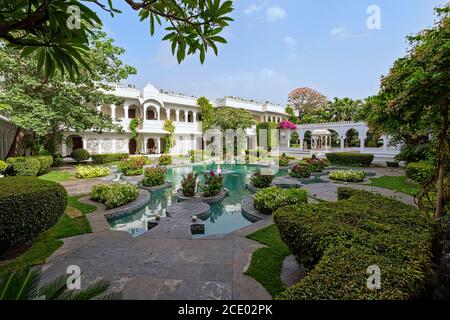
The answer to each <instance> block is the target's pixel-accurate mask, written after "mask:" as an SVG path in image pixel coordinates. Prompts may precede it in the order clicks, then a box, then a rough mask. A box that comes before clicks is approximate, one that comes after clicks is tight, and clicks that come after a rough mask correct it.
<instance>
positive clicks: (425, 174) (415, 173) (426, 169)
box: [405, 161, 435, 183]
mask: <svg viewBox="0 0 450 320" xmlns="http://www.w3.org/2000/svg"><path fill="white" fill-rule="evenodd" d="M434 171H435V170H434V166H433V165H432V164H431V163H428V162H424V161H422V162H411V163H408V165H407V166H406V168H405V173H406V176H407V177H408V178H409V179H411V180H413V181H415V182H417V183H423V182H426V181H428V180H430V179H431V178H432V177H433V175H434Z"/></svg>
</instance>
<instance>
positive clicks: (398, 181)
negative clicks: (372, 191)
mask: <svg viewBox="0 0 450 320" xmlns="http://www.w3.org/2000/svg"><path fill="white" fill-rule="evenodd" d="M370 181H371V183H370V185H371V186H374V187H380V188H385V189H390V190H395V191H398V192H403V193H406V194H409V195H410V196H413V197H414V196H415V195H416V194H417V193H418V192H419V187H418V186H417V185H416V184H414V183H411V181H408V179H407V178H406V177H405V176H399V177H394V176H383V177H379V178H370Z"/></svg>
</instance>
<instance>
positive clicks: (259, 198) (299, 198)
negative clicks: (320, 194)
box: [253, 187, 308, 214]
mask: <svg viewBox="0 0 450 320" xmlns="http://www.w3.org/2000/svg"><path fill="white" fill-rule="evenodd" d="M307 201H308V193H307V191H306V190H304V189H298V188H291V189H282V188H279V187H270V188H266V189H263V190H260V191H258V192H256V194H255V195H254V196H253V202H254V205H255V208H256V209H258V210H259V211H260V212H262V213H265V214H271V213H272V212H274V211H275V210H277V209H279V208H281V207H284V206H288V205H301V204H304V203H306V202H307Z"/></svg>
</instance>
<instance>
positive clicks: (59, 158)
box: [52, 153, 64, 167]
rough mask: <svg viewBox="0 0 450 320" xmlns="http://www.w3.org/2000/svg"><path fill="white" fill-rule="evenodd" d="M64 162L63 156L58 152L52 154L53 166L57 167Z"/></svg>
mask: <svg viewBox="0 0 450 320" xmlns="http://www.w3.org/2000/svg"><path fill="white" fill-rule="evenodd" d="M63 164H64V158H63V156H62V155H61V154H60V153H57V154H54V155H53V164H52V166H53V167H59V166H61V165H63Z"/></svg>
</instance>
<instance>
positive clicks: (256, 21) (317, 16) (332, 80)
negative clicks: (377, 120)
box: [101, 0, 446, 104]
mask: <svg viewBox="0 0 450 320" xmlns="http://www.w3.org/2000/svg"><path fill="white" fill-rule="evenodd" d="M114 2H115V3H116V4H115V5H116V6H118V8H120V9H123V10H122V11H123V13H122V14H119V15H117V16H116V17H115V18H111V17H110V16H109V15H108V14H106V13H102V14H101V17H102V19H103V21H104V30H105V31H106V32H107V33H108V35H109V36H110V37H112V38H114V39H115V40H116V44H117V45H119V46H121V47H123V48H125V49H126V53H125V54H124V55H123V57H122V59H123V61H124V62H126V63H127V64H130V65H132V66H134V67H136V68H137V70H138V74H137V76H133V77H130V78H129V79H127V80H126V81H124V83H125V84H129V83H131V84H135V85H136V86H137V87H143V86H145V84H146V83H148V82H152V83H153V84H154V85H155V86H156V87H157V88H160V89H165V90H171V91H175V92H180V93H186V94H189V95H191V94H192V95H196V96H201V95H204V96H207V97H211V98H213V97H223V96H240V97H243V98H247V99H255V100H258V101H267V100H269V101H272V102H276V103H283V104H284V103H286V100H287V95H288V93H289V92H290V91H291V90H292V89H295V88H297V87H305V86H306V87H312V88H315V89H317V90H319V91H320V92H322V93H323V94H325V95H326V96H327V97H329V98H332V97H345V96H349V97H351V98H365V97H367V96H369V95H373V94H375V93H376V92H377V91H378V86H379V80H380V76H381V75H383V74H386V73H387V72H388V70H389V67H390V66H391V65H392V63H393V61H394V60H395V59H396V58H398V57H400V56H402V55H404V53H405V51H406V49H407V48H408V45H407V42H406V40H405V37H406V36H407V35H408V34H412V33H416V32H417V31H419V30H421V29H423V28H425V27H429V26H431V25H432V24H433V21H434V19H435V16H434V14H433V8H434V7H436V6H437V5H442V4H444V3H446V1H445V0H407V1H405V0H370V1H366V0H339V1H332V0H278V1H271V0H237V1H234V7H235V11H234V12H233V14H232V17H233V18H234V19H235V20H234V22H232V24H231V27H230V28H228V29H227V30H226V31H225V32H224V33H223V35H224V37H225V38H227V40H228V44H227V45H224V46H221V47H220V50H219V56H217V57H216V56H214V55H212V54H211V55H209V56H207V59H206V62H205V63H204V65H201V64H200V63H199V61H198V57H196V56H191V57H189V58H188V59H187V60H185V61H184V62H183V63H182V64H181V65H178V63H177V62H176V59H175V58H174V57H172V55H171V52H170V44H169V43H168V42H162V41H161V38H162V37H163V36H164V34H165V33H164V32H163V30H162V29H161V28H160V30H158V31H157V33H156V34H155V36H154V37H150V34H149V28H148V23H147V22H139V19H138V17H137V14H136V12H134V11H133V10H131V9H129V8H127V7H126V6H125V5H123V4H122V1H114ZM370 5H377V6H378V7H379V8H380V9H381V29H380V30H369V29H368V28H367V25H366V21H367V19H368V17H369V15H368V14H367V12H366V11H367V8H368V6H370Z"/></svg>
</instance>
